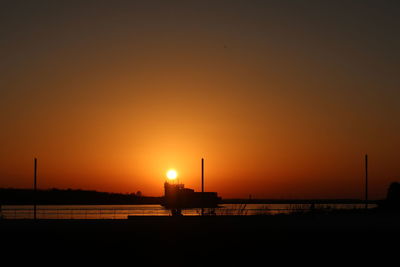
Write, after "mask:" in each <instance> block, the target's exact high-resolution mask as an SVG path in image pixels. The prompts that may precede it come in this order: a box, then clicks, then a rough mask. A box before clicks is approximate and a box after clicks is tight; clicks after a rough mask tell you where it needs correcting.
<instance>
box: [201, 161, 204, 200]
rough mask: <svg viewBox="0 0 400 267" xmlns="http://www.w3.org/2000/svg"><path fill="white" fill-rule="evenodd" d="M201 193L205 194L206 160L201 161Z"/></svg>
mask: <svg viewBox="0 0 400 267" xmlns="http://www.w3.org/2000/svg"><path fill="white" fill-rule="evenodd" d="M201 192H202V193H204V159H203V158H202V159H201Z"/></svg>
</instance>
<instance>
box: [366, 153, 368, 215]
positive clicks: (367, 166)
mask: <svg viewBox="0 0 400 267" xmlns="http://www.w3.org/2000/svg"><path fill="white" fill-rule="evenodd" d="M365 209H368V155H367V154H365Z"/></svg>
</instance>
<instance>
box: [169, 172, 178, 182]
mask: <svg viewBox="0 0 400 267" xmlns="http://www.w3.org/2000/svg"><path fill="white" fill-rule="evenodd" d="M177 177H178V173H177V172H176V171H175V170H168V171H167V178H168V179H169V180H175V179H176V178H177Z"/></svg>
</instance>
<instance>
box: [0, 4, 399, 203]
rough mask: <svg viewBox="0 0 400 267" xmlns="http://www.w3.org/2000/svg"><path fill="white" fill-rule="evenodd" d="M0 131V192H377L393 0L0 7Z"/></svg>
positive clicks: (392, 129) (395, 55) (394, 60)
mask: <svg viewBox="0 0 400 267" xmlns="http://www.w3.org/2000/svg"><path fill="white" fill-rule="evenodd" d="M0 125H1V128H0V187H16V188H30V187H32V176H33V158H34V157H37V158H38V164H39V172H38V185H39V188H41V189H47V188H54V187H55V188H74V189H78V188H81V189H93V190H99V191H109V192H122V193H125V192H136V191H138V190H140V191H142V192H143V194H144V195H152V196H160V195H162V194H163V182H164V181H165V179H166V178H165V173H166V171H167V170H168V169H170V168H174V169H176V170H177V171H178V173H179V179H180V181H181V182H183V183H184V184H185V185H186V186H188V187H190V188H194V189H195V190H196V191H197V190H200V162H201V158H202V157H204V158H205V179H206V185H205V189H206V191H217V192H218V193H219V194H220V195H221V196H222V197H225V198H229V197H244V198H247V197H248V196H249V194H252V195H253V197H258V198H362V197H363V194H364V191H363V182H364V166H363V164H364V163H363V160H364V154H365V153H368V155H369V159H370V198H372V199H376V198H382V197H385V195H386V190H387V187H388V185H389V183H390V182H392V181H400V138H399V136H400V2H399V1H366V0H360V1H350V0H349V1H284V0H276V1H261V0H260V1H249V0H247V1H234V0H229V1H161V0H160V1H148V0H147V1H145V0H143V1H97V0H96V1H94V0H93V1H11V0H10V1H0Z"/></svg>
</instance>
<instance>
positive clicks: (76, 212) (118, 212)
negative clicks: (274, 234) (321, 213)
mask: <svg viewBox="0 0 400 267" xmlns="http://www.w3.org/2000/svg"><path fill="white" fill-rule="evenodd" d="M369 207H370V208H374V207H376V205H374V204H370V205H369ZM309 208H310V204H247V205H245V204H242V205H240V204H224V205H222V206H221V208H218V209H216V210H215V214H217V215H265V214H280V213H290V212H296V211H307V210H309ZM315 208H325V209H360V208H364V204H318V205H316V206H315ZM200 213H201V210H200V209H190V210H184V211H183V214H184V215H186V216H198V215H200ZM129 215H132V216H170V211H169V210H165V209H164V208H163V207H161V206H160V205H73V206H62V205H57V206H50V205H46V206H45V205H41V206H37V217H38V218H39V219H126V218H128V216H129ZM1 216H2V218H5V219H31V218H33V206H10V205H5V206H2V209H1Z"/></svg>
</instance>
